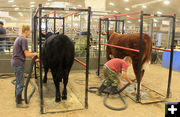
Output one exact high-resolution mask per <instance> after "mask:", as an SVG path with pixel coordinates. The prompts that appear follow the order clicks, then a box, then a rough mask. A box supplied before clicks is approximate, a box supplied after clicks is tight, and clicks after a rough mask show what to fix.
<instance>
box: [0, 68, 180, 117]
mask: <svg viewBox="0 0 180 117" xmlns="http://www.w3.org/2000/svg"><path fill="white" fill-rule="evenodd" d="M90 72H91V74H90V75H89V76H90V77H89V86H99V84H100V83H101V79H99V78H98V77H96V75H95V70H91V71H90ZM168 73H169V70H168V69H166V68H163V67H161V65H149V67H147V68H146V71H145V75H144V77H143V80H142V84H143V85H145V86H147V87H149V88H151V89H153V90H155V91H157V92H159V93H161V94H163V95H166V91H167V82H168ZM128 76H129V77H130V78H131V79H134V73H133V71H132V67H130V68H129V70H128ZM179 76H180V72H176V71H173V72H172V82H171V98H169V99H167V101H168V102H177V101H178V102H179V101H180V88H179V82H180V77H179ZM13 79H14V78H8V79H0V94H1V96H0V116H1V117H120V116H124V117H132V116H133V117H164V116H165V102H160V103H154V104H143V105H142V104H139V103H136V102H134V101H132V100H131V99H130V98H129V97H124V99H125V100H126V102H127V103H128V108H127V109H126V110H123V111H113V110H109V109H107V108H106V107H105V106H104V105H103V98H104V97H103V96H97V95H95V94H91V93H88V95H89V98H88V99H89V101H88V102H89V108H88V109H83V110H79V111H70V112H63V113H62V112H61V113H48V114H40V105H39V104H40V103H39V102H40V100H39V93H38V91H36V92H35V94H34V96H33V97H32V99H31V102H30V104H29V108H26V109H19V108H16V106H15V98H14V86H13V85H12V84H11V80H13ZM84 80H85V70H81V71H71V73H70V77H69V84H68V85H69V87H70V88H71V89H72V91H73V92H74V94H75V95H76V96H77V98H78V99H79V100H80V101H81V103H82V104H84V92H85V90H84V89H85V85H84V83H85V82H84ZM110 101H111V103H112V104H115V106H121V105H122V103H121V102H120V100H119V99H118V98H117V99H114V100H110Z"/></svg>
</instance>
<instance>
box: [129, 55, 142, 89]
mask: <svg viewBox="0 0 180 117" xmlns="http://www.w3.org/2000/svg"><path fill="white" fill-rule="evenodd" d="M132 65H133V69H134V73H135V76H136V80H137V82H141V80H142V77H143V75H144V69H143V70H141V73H140V74H141V75H140V79H139V78H138V71H139V62H138V59H136V58H134V59H133V61H132ZM137 86H138V84H136V87H135V90H136V92H137ZM140 90H141V85H140Z"/></svg>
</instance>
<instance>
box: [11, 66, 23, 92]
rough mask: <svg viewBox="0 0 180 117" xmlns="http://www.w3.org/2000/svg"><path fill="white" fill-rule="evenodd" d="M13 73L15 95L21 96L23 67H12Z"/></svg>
mask: <svg viewBox="0 0 180 117" xmlns="http://www.w3.org/2000/svg"><path fill="white" fill-rule="evenodd" d="M12 66H13V68H14V72H15V77H16V85H15V95H16V96H17V95H20V94H22V91H23V87H24V66H16V65H12Z"/></svg>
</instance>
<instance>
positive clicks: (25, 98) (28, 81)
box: [24, 56, 38, 104]
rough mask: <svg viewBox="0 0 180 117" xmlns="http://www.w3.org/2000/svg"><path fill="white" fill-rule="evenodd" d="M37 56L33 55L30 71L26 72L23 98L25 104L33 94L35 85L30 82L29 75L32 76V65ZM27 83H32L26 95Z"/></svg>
mask: <svg viewBox="0 0 180 117" xmlns="http://www.w3.org/2000/svg"><path fill="white" fill-rule="evenodd" d="M37 58H38V57H37V56H34V57H33V59H32V61H31V68H30V71H29V73H28V77H27V80H26V83H25V88H24V100H25V103H26V104H29V102H30V99H31V97H32V96H33V94H34V92H35V89H36V88H35V85H34V84H33V83H32V82H31V80H30V79H31V77H32V72H33V67H34V64H35V60H36V59H37ZM29 83H30V84H31V85H32V92H31V93H30V95H29V96H27V90H28V85H29Z"/></svg>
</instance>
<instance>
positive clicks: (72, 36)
mask: <svg viewBox="0 0 180 117" xmlns="http://www.w3.org/2000/svg"><path fill="white" fill-rule="evenodd" d="M72 38H73V15H72V16H71V39H72Z"/></svg>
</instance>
